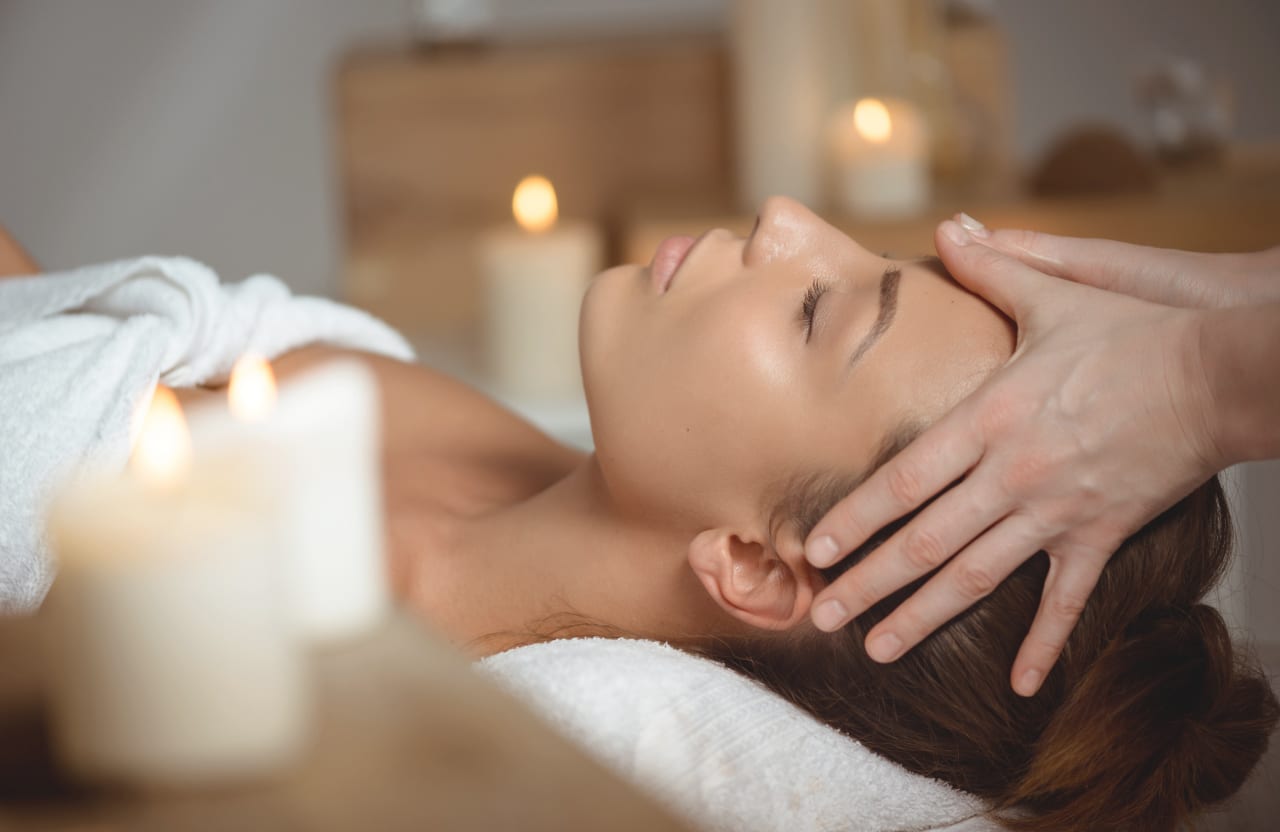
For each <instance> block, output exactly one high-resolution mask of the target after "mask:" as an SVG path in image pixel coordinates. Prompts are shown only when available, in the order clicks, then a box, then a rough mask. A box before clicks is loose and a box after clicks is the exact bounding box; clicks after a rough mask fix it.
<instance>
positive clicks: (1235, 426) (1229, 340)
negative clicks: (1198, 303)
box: [1200, 303, 1280, 465]
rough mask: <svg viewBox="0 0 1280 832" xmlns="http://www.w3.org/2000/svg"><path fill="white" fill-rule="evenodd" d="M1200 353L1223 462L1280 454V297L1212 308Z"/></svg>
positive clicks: (1206, 319) (1273, 456)
mask: <svg viewBox="0 0 1280 832" xmlns="http://www.w3.org/2000/svg"><path fill="white" fill-rule="evenodd" d="M1200 354H1201V361H1202V365H1203V367H1204V373H1205V379H1206V387H1207V389H1208V391H1209V395H1210V397H1211V400H1210V401H1209V402H1208V407H1209V409H1210V411H1211V412H1212V413H1213V419H1212V424H1213V425H1214V439H1215V443H1216V445H1217V447H1218V449H1219V450H1220V452H1221V454H1222V456H1223V462H1224V463H1225V464H1227V465H1230V464H1234V463H1236V462H1245V461H1249V460H1257V459H1274V458H1277V457H1280V303H1263V304H1259V305H1256V306H1244V307H1236V308H1234V309H1220V310H1214V311H1212V312H1209V313H1206V316H1205V318H1204V323H1203V329H1202V331H1201V336H1200Z"/></svg>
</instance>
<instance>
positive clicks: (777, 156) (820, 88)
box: [729, 0, 835, 211]
mask: <svg viewBox="0 0 1280 832" xmlns="http://www.w3.org/2000/svg"><path fill="white" fill-rule="evenodd" d="M830 12H831V5H830V3H829V2H828V1H827V0H789V2H777V0H735V2H734V3H733V7H732V16H731V19H730V38H729V41H730V48H731V57H732V61H733V83H734V117H735V121H736V125H735V127H736V130H735V134H736V138H737V145H738V146H737V154H736V155H737V160H738V187H739V202H740V207H741V208H742V209H743V210H746V211H755V210H756V209H757V208H758V207H759V205H760V202H761V201H762V200H763V199H765V198H766V197H769V196H773V195H775V194H781V195H785V196H790V197H793V198H795V199H797V200H799V201H801V202H803V203H805V204H808V205H814V204H816V203H817V201H818V199H819V198H820V197H821V184H822V142H821V136H822V127H823V119H824V118H825V117H826V114H827V112H828V110H829V108H830V99H829V92H828V90H829V86H830V85H831V83H832V82H833V80H835V79H833V78H832V73H831V71H830V70H831V66H830V62H829V60H828V59H829V56H830V54H833V53H829V52H828V50H826V49H825V48H824V46H825V43H826V40H825V39H826V36H827V32H828V31H829V28H830V26H829V24H830Z"/></svg>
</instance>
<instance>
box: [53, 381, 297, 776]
mask: <svg viewBox="0 0 1280 832" xmlns="http://www.w3.org/2000/svg"><path fill="white" fill-rule="evenodd" d="M184 431H185V428H184V426H183V425H182V423H181V411H180V410H179V409H178V404H177V400H176V398H174V397H173V394H172V393H171V392H169V391H168V390H166V389H164V388H161V389H160V390H159V391H157V395H156V398H155V401H154V402H153V404H152V408H151V411H150V412H149V413H148V417H147V419H146V422H145V424H144V427H143V431H142V434H141V436H140V438H139V441H138V446H137V449H136V451H135V454H134V458H133V466H134V470H133V471H132V472H131V473H130V474H129V475H127V476H123V477H110V478H95V479H81V480H79V481H76V482H73V483H72V484H71V485H70V486H69V487H68V488H67V489H66V490H65V491H64V492H63V493H62V494H61V495H59V497H58V498H57V499H56V500H55V502H54V504H53V506H52V508H51V512H50V519H49V535H50V539H51V542H52V544H53V547H54V551H55V552H56V554H57V558H58V565H59V570H58V577H57V579H56V580H55V581H54V584H53V587H52V589H51V591H50V593H49V596H48V598H47V599H46V601H45V605H44V607H43V609H42V611H41V615H42V617H43V623H44V625H45V628H44V629H45V637H46V648H47V649H46V657H47V665H48V671H49V676H48V685H49V687H48V693H49V706H50V715H51V725H52V734H53V740H54V747H55V749H56V753H57V756H58V758H59V760H60V761H61V764H62V765H63V767H64V768H65V769H67V770H68V771H69V773H71V774H72V775H73V776H76V777H79V778H82V779H89V780H95V781H107V782H121V783H128V784H132V785H162V786H165V785H196V784H203V783H208V782H211V781H227V780H232V781H238V780H241V779H245V778H250V777H253V776H256V775H261V774H265V773H268V772H271V771H274V770H276V769H278V768H280V767H282V766H284V765H286V764H287V763H289V762H291V761H293V760H294V759H295V758H296V757H297V756H298V754H299V753H300V751H301V749H302V747H303V745H304V742H305V738H306V733H307V730H306V729H307V722H308V719H307V717H308V714H309V703H308V702H309V697H308V693H309V692H308V690H307V687H306V676H305V672H304V667H303V664H302V656H301V655H300V653H299V651H298V649H297V645H296V640H295V638H294V635H293V632H292V629H291V627H290V626H289V624H288V622H287V619H286V613H285V607H284V603H283V600H282V594H281V592H280V589H281V587H280V574H279V570H280V563H279V559H278V557H277V538H276V534H275V517H274V513H273V511H272V507H271V503H270V497H271V495H270V493H269V492H268V491H267V490H265V489H262V488H259V487H257V486H258V485H259V483H260V480H259V479H257V478H255V477H254V471H253V465H252V464H251V461H250V460H246V459H235V458H223V459H220V460H218V461H217V462H216V463H209V464H201V465H195V466H191V467H190V468H187V466H186V463H185V456H186V454H184V452H183V446H182V444H181V443H182V442H183V440H184V439H185V435H184Z"/></svg>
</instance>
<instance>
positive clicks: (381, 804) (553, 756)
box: [0, 614, 687, 832]
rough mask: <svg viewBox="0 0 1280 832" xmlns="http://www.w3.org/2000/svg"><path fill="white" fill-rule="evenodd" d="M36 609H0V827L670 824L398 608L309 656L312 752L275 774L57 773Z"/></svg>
mask: <svg viewBox="0 0 1280 832" xmlns="http://www.w3.org/2000/svg"><path fill="white" fill-rule="evenodd" d="M36 626H37V622H36V621H34V620H33V619H9V620H5V619H0V830H8V829H22V830H67V831H68V832H70V830H77V832H89V830H94V832H106V830H112V832H115V831H116V830H145V831H146V832H150V831H151V830H155V832H173V830H197V831H198V830H233V829H234V830H259V829H262V830H268V829H269V830H308V832H309V831H310V830H316V831H317V832H322V831H323V830H369V831H370V832H375V830H376V832H382V830H399V829H413V830H486V832H487V831H488V830H506V829H512V830H516V829H518V830H530V832H538V830H548V832H550V830H578V829H582V830H597V829H610V830H656V831H659V832H660V831H661V830H682V829H687V827H685V826H683V825H681V823H680V822H678V821H677V820H676V819H674V818H673V817H672V816H671V815H669V814H668V813H667V812H666V811H664V810H663V809H661V808H659V807H658V806H657V805H656V804H655V803H652V802H650V800H649V799H647V798H645V797H643V796H641V795H640V794H639V793H638V792H636V791H634V790H633V789H632V788H631V787H630V786H629V785H627V784H625V783H624V782H623V781H621V780H620V779H618V778H617V777H615V776H614V775H613V774H611V773H609V772H607V771H606V770H605V769H603V768H601V767H600V766H599V765H597V764H596V763H594V762H593V761H592V760H590V759H589V758H588V757H586V756H585V755H584V754H583V753H582V752H581V751H580V750H578V749H577V748H576V747H574V746H572V745H570V744H569V742H568V741H567V740H564V739H562V738H561V737H560V736H559V735H558V734H556V733H554V732H553V731H552V730H551V729H550V728H549V727H547V726H546V725H545V724H544V723H542V722H541V721H539V720H538V719H537V718H536V717H534V716H533V714H532V713H531V712H530V711H528V710H526V708H525V707H524V706H523V705H521V704H520V703H519V702H518V701H517V700H515V699H513V698H512V697H511V696H509V695H507V694H506V693H505V692H504V691H502V690H500V689H498V688H497V687H496V686H494V685H493V684H492V683H490V682H488V681H487V680H485V679H484V678H483V677H481V676H480V675H479V674H478V673H476V672H475V671H474V670H473V669H472V668H471V666H470V662H469V661H468V660H467V659H466V658H465V657H464V656H463V655H461V654H460V653H458V652H456V651H455V650H454V648H452V647H451V646H449V645H448V644H446V643H445V642H444V641H443V640H441V639H440V638H439V637H437V636H436V635H435V634H434V633H432V632H430V631H429V630H427V629H426V627H425V626H423V625H421V624H419V623H418V622H417V621H415V620H412V619H410V618H409V617H407V615H404V614H397V615H396V616H394V617H393V618H392V619H391V620H390V621H389V622H388V623H387V624H386V625H385V626H383V627H382V628H381V629H380V630H379V631H378V632H376V633H374V634H373V635H371V636H369V637H366V638H364V639H362V640H359V641H357V642H354V643H351V644H348V645H346V646H343V647H338V648H332V649H328V650H326V651H321V652H317V654H316V656H315V661H314V662H313V667H314V672H315V680H316V693H317V697H316V698H317V702H316V720H315V728H316V732H315V737H314V743H313V746H312V749H311V753H310V754H309V755H308V757H307V758H306V759H305V760H304V762H303V763H302V764H300V765H299V766H298V767H297V768H296V769H295V770H294V771H291V772H289V773H288V774H286V775H283V776H281V777H280V778H278V779H277V780H276V781H275V782H272V783H262V784H256V785H252V786H241V787H238V788H225V787H224V788H222V789H220V790H217V791H209V792H202V793H183V794H151V795H142V794H124V793H119V792H117V793H110V792H101V791H94V790H90V789H87V788H83V787H77V786H75V785H73V784H70V783H68V782H66V781H65V780H64V778H62V777H60V776H59V774H58V772H57V771H56V769H55V768H54V766H53V763H52V761H51V759H50V756H49V752H48V748H47V745H46V741H45V733H44V721H43V717H42V714H41V706H40V701H41V700H40V695H41V694H40V691H41V687H40V671H39V656H38V654H37V650H36V648H35V645H36V644H37V643H38V642H37V639H36V632H37V631H36Z"/></svg>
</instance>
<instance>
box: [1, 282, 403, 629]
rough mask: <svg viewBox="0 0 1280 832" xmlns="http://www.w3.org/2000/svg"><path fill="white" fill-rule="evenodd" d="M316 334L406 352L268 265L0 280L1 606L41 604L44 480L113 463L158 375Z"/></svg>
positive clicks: (48, 485)
mask: <svg viewBox="0 0 1280 832" xmlns="http://www.w3.org/2000/svg"><path fill="white" fill-rule="evenodd" d="M316 342H326V343H330V344H334V345H337V346H345V347H351V348H354V349H360V350H364V351H366V352H375V353H381V354H383V355H388V356H392V357H395V358H399V359H403V360H410V359H411V358H412V357H413V350H412V349H411V348H410V347H409V345H408V344H407V343H406V342H405V340H404V339H403V338H402V337H400V335H399V334H398V333H396V332H395V331H394V330H392V329H391V328H390V327H388V326H387V325H386V324H384V323H382V322H381V321H379V320H377V319H375V318H373V317H371V316H370V315H367V314H365V313H364V312H360V311H359V310H356V309H352V308H350V307H346V306H342V305H341V304H337V303H334V302H332V301H328V300H323V299H321V298H307V297H293V296H292V295H291V294H290V292H289V289H288V287H286V286H285V285H284V284H283V283H282V282H280V281H279V280H277V279H276V278H274V277H270V276H268V275H256V276H254V277H250V278H249V279H247V280H245V281H244V282H242V283H239V284H233V285H220V284H219V282H218V276H217V275H216V274H214V272H213V271H211V270H210V269H209V268H207V267H206V266H204V265H202V264H200V263H197V262H195V261H193V260H189V259H186V258H181V257H143V258H139V259H134V260H121V261H118V262H114V263H104V264H101V265H96V266H86V267H84V268H81V269H75V270H72V271H66V272H60V273H56V274H47V275H39V276H32V277H20V278H6V279H3V280H0V613H3V612H22V611H28V610H30V609H32V608H34V607H35V606H37V605H38V604H39V603H40V602H41V600H43V598H44V595H45V593H46V592H47V591H48V588H49V584H50V583H51V582H52V579H53V565H52V563H51V561H50V557H49V552H48V548H47V545H46V542H45V539H44V533H43V516H44V512H45V510H46V508H47V502H48V500H49V498H50V496H51V492H52V489H53V488H55V487H56V485H57V483H58V482H59V481H60V480H61V478H62V477H64V476H65V475H66V473H67V472H68V471H69V470H70V469H71V468H72V466H84V467H88V468H95V469H98V470H118V469H120V468H123V466H124V464H125V462H126V461H127V460H128V458H129V453H130V450H131V448H132V441H133V439H134V431H135V429H136V422H137V419H136V415H137V414H138V413H139V412H140V410H141V408H142V407H143V406H144V405H145V404H146V403H147V402H148V401H150V398H151V395H152V393H153V392H154V390H155V386H156V383H157V382H158V381H159V382H162V383H164V384H166V385H169V386H172V387H189V386H194V385H198V384H204V383H208V382H219V381H222V380H225V379H226V377H227V376H228V375H229V374H230V372H231V368H232V366H233V365H234V363H235V360H236V359H237V358H238V357H239V356H240V355H241V354H243V353H245V352H255V353H258V354H260V355H263V356H265V357H267V358H274V357H275V356H277V355H279V354H281V353H283V352H286V351H288V350H290V349H293V348H295V347H299V346H302V345H304V344H308V343H316Z"/></svg>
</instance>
